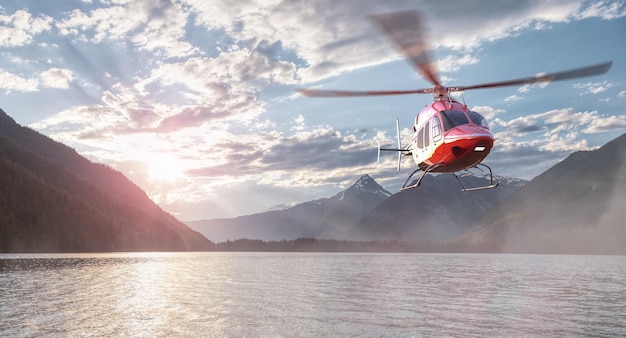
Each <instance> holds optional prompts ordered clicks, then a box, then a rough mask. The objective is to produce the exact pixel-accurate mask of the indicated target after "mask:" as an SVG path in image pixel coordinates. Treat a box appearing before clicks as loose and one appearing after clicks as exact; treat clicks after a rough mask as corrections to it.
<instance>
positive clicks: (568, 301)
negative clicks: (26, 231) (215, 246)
mask: <svg viewBox="0 0 626 338" xmlns="http://www.w3.org/2000/svg"><path fill="white" fill-rule="evenodd" d="M624 277H626V257H619V256H618V257H615V256H542V255H456V254H455V255H452V254H432V255H429V254H327V253H184V254H183V253H181V254H108V255H107V254H101V255H47V256H46V255H24V256H12V255H2V256H0V309H1V310H0V311H1V316H0V336H7V337H34V336H42V335H43V336H52V337H54V336H62V337H66V336H69V337H83V336H112V337H118V336H130V337H170V336H176V337H190V336H209V337H210V336H237V337H239V336H272V337H275V336H278V337H282V336H284V337H287V336H288V337H310V336H342V337H344V336H371V337H382V336H458V337H484V336H606V337H614V336H624V335H626V324H625V323H626V321H625V319H626V318H625V317H624V313H626V298H625V297H624V295H626V278H624Z"/></svg>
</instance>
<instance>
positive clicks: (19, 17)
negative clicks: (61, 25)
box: [0, 9, 53, 47]
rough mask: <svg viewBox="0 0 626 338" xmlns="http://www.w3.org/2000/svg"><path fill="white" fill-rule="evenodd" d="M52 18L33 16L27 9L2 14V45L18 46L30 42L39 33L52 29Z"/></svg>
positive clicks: (0, 22)
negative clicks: (10, 13)
mask: <svg viewBox="0 0 626 338" xmlns="http://www.w3.org/2000/svg"><path fill="white" fill-rule="evenodd" d="M52 21H53V20H52V18H51V17H49V16H45V15H42V16H40V17H37V18H33V17H32V15H31V14H30V13H29V12H28V11H26V10H23V9H22V10H18V11H16V12H15V13H13V14H12V15H0V46H2V47H18V46H24V45H27V44H30V43H31V42H32V41H33V37H34V36H35V35H37V34H40V33H42V32H45V31H47V30H49V29H50V27H51V24H52Z"/></svg>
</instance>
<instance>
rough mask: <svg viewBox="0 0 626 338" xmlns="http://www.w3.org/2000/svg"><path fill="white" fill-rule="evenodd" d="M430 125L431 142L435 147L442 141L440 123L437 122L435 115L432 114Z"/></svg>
mask: <svg viewBox="0 0 626 338" xmlns="http://www.w3.org/2000/svg"><path fill="white" fill-rule="evenodd" d="M430 122H431V125H432V134H431V136H432V138H433V139H432V143H433V147H434V148H436V147H437V146H438V145H439V144H441V142H442V141H443V136H442V133H441V124H440V123H439V118H437V116H433V119H432V120H430Z"/></svg>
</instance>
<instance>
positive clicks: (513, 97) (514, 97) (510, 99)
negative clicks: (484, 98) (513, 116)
mask: <svg viewBox="0 0 626 338" xmlns="http://www.w3.org/2000/svg"><path fill="white" fill-rule="evenodd" d="M521 99H522V97H521V96H519V95H510V96H507V97H506V98H505V99H504V102H516V101H519V100H521Z"/></svg>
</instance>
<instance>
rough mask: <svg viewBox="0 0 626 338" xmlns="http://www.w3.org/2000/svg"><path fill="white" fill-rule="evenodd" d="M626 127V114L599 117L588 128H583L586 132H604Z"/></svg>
mask: <svg viewBox="0 0 626 338" xmlns="http://www.w3.org/2000/svg"><path fill="white" fill-rule="evenodd" d="M619 129H626V116H625V115H617V116H608V117H602V118H597V119H594V120H593V121H591V123H589V125H588V126H587V128H585V129H584V130H583V132H584V133H602V132H605V131H611V130H619Z"/></svg>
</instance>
